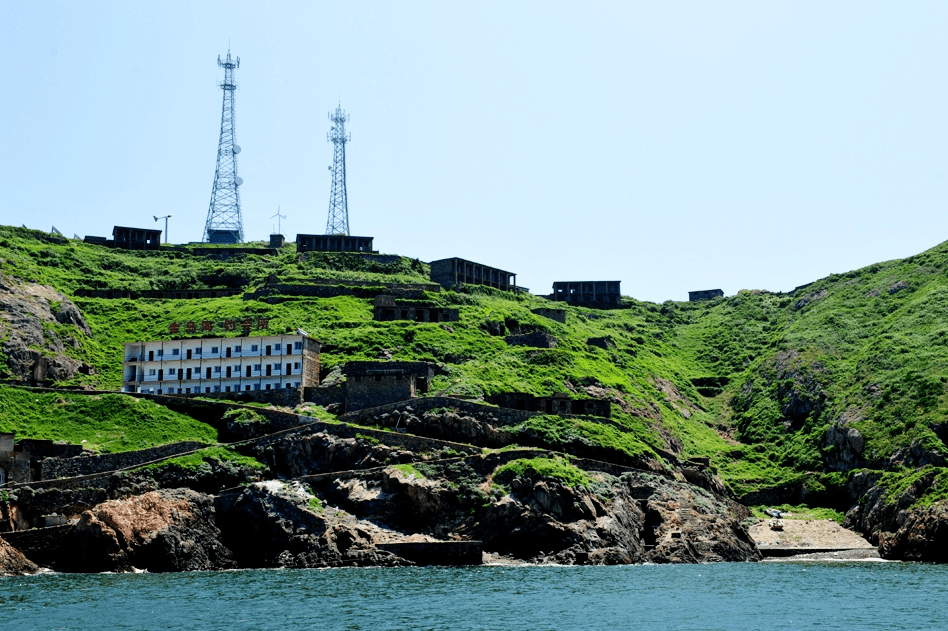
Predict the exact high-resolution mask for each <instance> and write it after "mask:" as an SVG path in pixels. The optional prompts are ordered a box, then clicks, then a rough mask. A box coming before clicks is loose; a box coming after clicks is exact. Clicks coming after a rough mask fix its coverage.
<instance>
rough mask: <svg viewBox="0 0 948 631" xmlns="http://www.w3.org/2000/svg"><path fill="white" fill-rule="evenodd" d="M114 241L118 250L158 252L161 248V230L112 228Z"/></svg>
mask: <svg viewBox="0 0 948 631" xmlns="http://www.w3.org/2000/svg"><path fill="white" fill-rule="evenodd" d="M112 241H113V242H114V246H113V247H116V248H123V249H126V250H157V249H159V248H160V247H161V230H152V229H150V228H129V227H127V226H115V227H114V228H112Z"/></svg>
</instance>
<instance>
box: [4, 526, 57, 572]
mask: <svg viewBox="0 0 948 631" xmlns="http://www.w3.org/2000/svg"><path fill="white" fill-rule="evenodd" d="M70 530H72V524H66V525H63V526H52V527H51V528H33V529H32V530H21V531H16V532H5V533H3V534H2V535H0V536H2V537H3V539H4V541H6V542H7V543H9V544H10V545H11V546H13V547H14V548H16V549H17V550H19V551H20V553H21V554H23V556H25V557H26V558H27V559H29V560H30V561H32V562H33V563H35V564H37V565H40V566H43V567H50V566H51V565H52V564H53V563H55V562H56V559H57V558H58V554H59V550H60V547H61V546H62V544H63V539H65V537H66V535H67V534H68V533H69V531H70Z"/></svg>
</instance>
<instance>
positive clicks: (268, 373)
mask: <svg viewBox="0 0 948 631" xmlns="http://www.w3.org/2000/svg"><path fill="white" fill-rule="evenodd" d="M268 348H269V347H268ZM271 369H272V367H271V366H270V364H267V377H269V376H270V375H271V374H272V373H271Z"/></svg>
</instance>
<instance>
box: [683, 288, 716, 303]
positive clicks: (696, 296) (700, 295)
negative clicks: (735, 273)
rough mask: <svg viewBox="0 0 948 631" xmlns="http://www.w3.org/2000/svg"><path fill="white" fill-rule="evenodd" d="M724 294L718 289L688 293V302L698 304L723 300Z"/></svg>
mask: <svg viewBox="0 0 948 631" xmlns="http://www.w3.org/2000/svg"><path fill="white" fill-rule="evenodd" d="M723 297H724V292H723V291H721V290H720V289H703V290H701V291H689V292H688V302H698V301H699V300H714V299H715V298H723Z"/></svg>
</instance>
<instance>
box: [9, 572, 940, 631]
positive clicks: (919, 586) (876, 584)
mask: <svg viewBox="0 0 948 631" xmlns="http://www.w3.org/2000/svg"><path fill="white" fill-rule="evenodd" d="M8 629H9V630H13V629H16V630H20V629H44V630H48V629H83V630H85V629H96V630H100V629H102V630H105V629H135V630H150V629H187V630H189V631H191V630H195V629H228V630H236V629H273V630H280V631H285V630H291V629H364V630H371V631H382V630H387V629H452V630H454V629H505V630H506V629H531V630H542V629H649V630H652V629H656V630H657V629H702V630H709V629H728V630H730V629H767V630H772V629H913V630H920V629H939V630H944V629H948V567H945V566H937V565H926V564H912V563H881V562H860V563H820V562H813V563H804V562H793V563H721V564H709V565H638V566H619V567H550V566H545V567H504V566H482V567H472V568H438V567H429V568H395V569H392V568H346V569H333V570H241V571H233V572H189V573H179V574H91V575H82V574H42V575H36V576H28V577H8V578H0V630H2V631H7V630H8Z"/></svg>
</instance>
